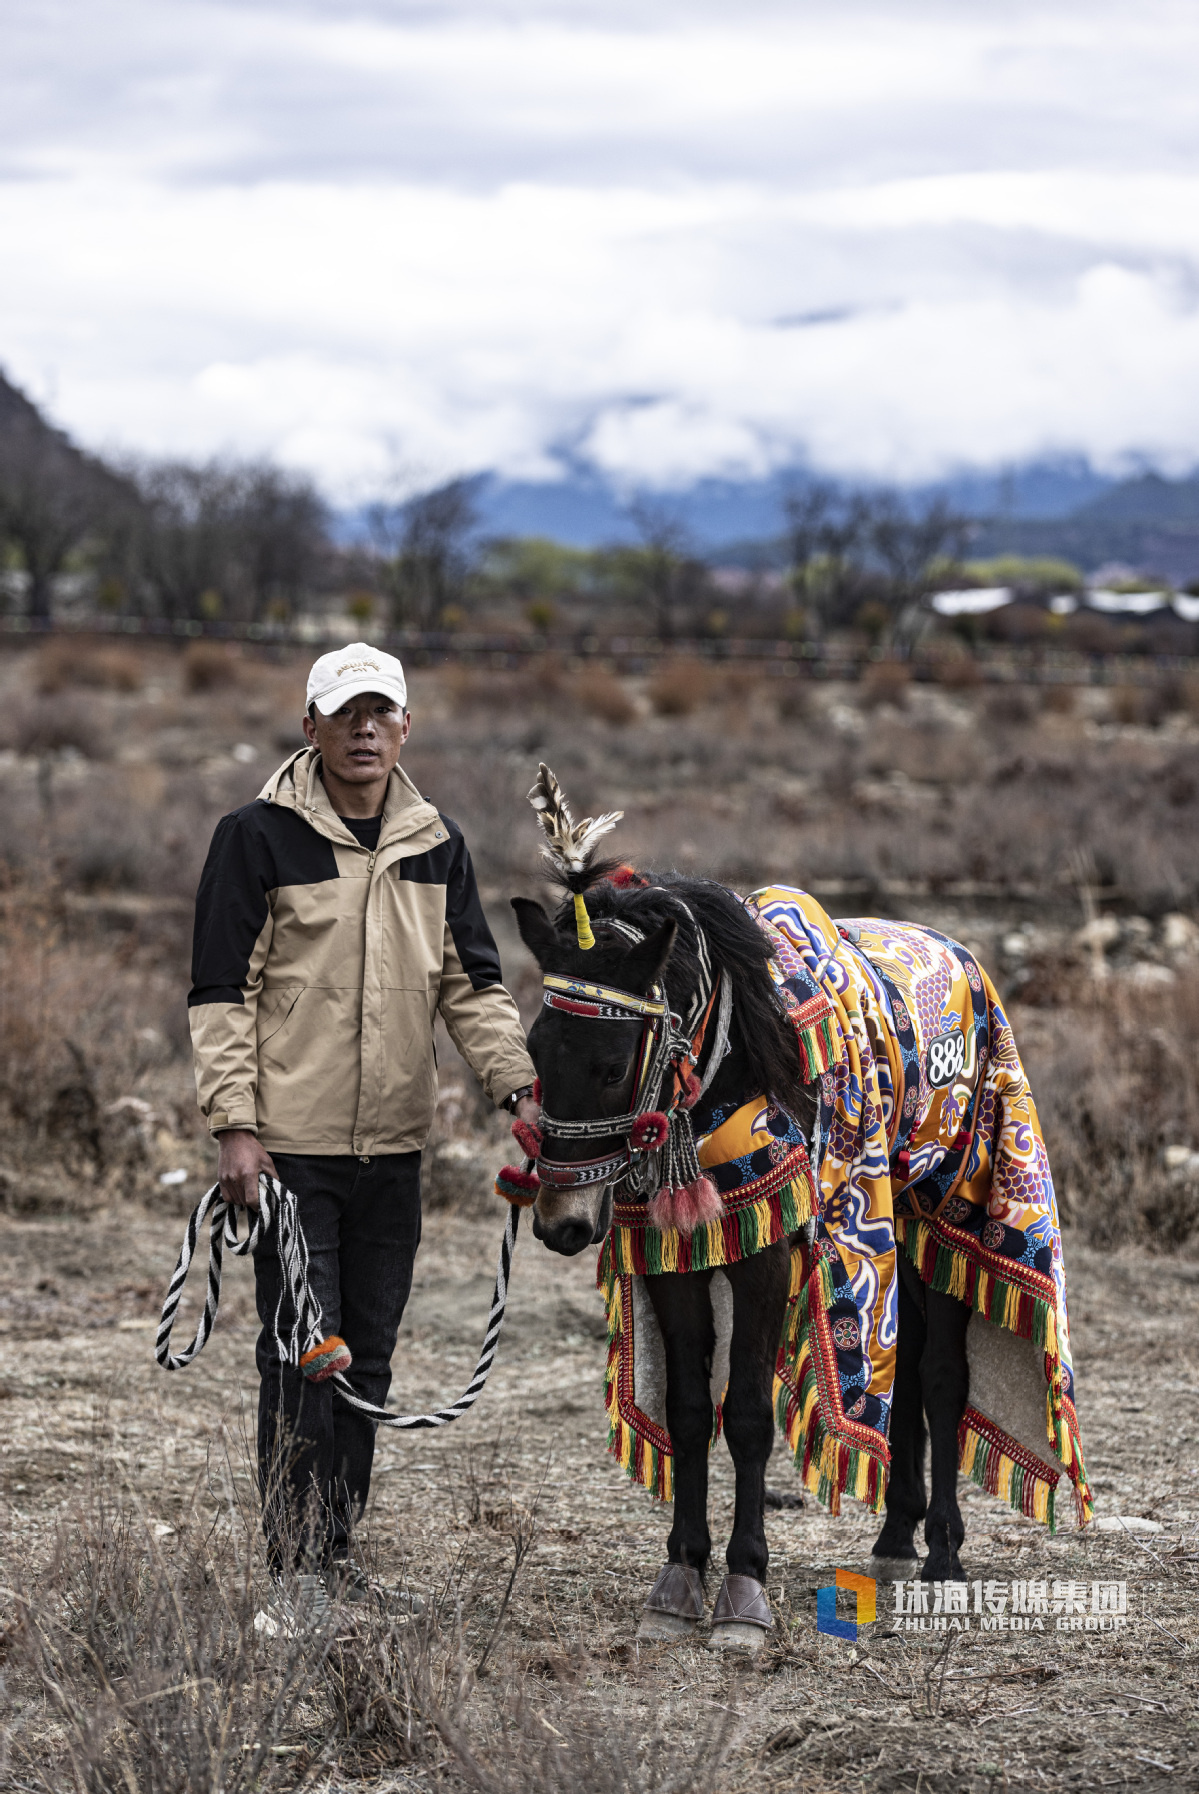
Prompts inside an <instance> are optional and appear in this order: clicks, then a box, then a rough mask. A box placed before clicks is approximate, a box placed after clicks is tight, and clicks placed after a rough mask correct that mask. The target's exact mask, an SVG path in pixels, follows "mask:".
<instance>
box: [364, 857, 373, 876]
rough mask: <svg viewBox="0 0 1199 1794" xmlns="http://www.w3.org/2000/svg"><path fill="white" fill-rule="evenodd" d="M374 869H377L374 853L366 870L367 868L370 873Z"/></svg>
mask: <svg viewBox="0 0 1199 1794" xmlns="http://www.w3.org/2000/svg"><path fill="white" fill-rule="evenodd" d="M374 869H375V856H374V854H373V853H372V855H371V857H370V859H369V860H368V861H367V863H366V870H367V873H368V875H369V874H370V873H372V872H373V871H374Z"/></svg>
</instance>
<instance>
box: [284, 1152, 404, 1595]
mask: <svg viewBox="0 0 1199 1794" xmlns="http://www.w3.org/2000/svg"><path fill="white" fill-rule="evenodd" d="M272 1157H273V1158H274V1161H275V1168H276V1170H277V1171H278V1173H279V1176H280V1178H281V1179H282V1181H283V1184H284V1185H285V1187H286V1188H287V1189H289V1190H294V1191H295V1194H296V1197H297V1200H298V1206H299V1216H300V1223H301V1226H302V1227H303V1230H304V1237H305V1239H306V1241H307V1244H308V1263H309V1276H310V1281H311V1287H312V1290H313V1292H314V1294H315V1295H316V1297H317V1300H318V1301H319V1302H320V1305H321V1312H322V1318H323V1321H324V1333H325V1337H326V1338H327V1337H328V1336H329V1334H331V1333H339V1334H340V1335H341V1337H342V1338H343V1339H344V1340H345V1342H346V1344H347V1345H348V1346H349V1348H350V1351H351V1353H352V1354H353V1359H354V1362H353V1365H352V1366H351V1369H350V1371H349V1380H350V1382H351V1383H352V1384H353V1386H354V1389H355V1390H356V1391H357V1393H358V1394H359V1395H362V1396H365V1397H366V1398H367V1400H368V1401H372V1402H375V1403H376V1404H382V1403H383V1402H385V1401H386V1399H387V1392H388V1389H389V1388H390V1386H391V1355H392V1353H393V1352H394V1350H395V1343H396V1334H397V1332H398V1331H399V1325H400V1316H401V1315H402V1314H403V1312H404V1304H405V1303H406V1302H407V1300H408V1292H409V1290H410V1289H411V1288H412V1265H413V1260H414V1259H415V1257H416V1249H417V1246H418V1245H419V1244H420V1154H419V1152H401V1153H389V1154H385V1155H384V1156H383V1157H381V1158H372V1159H370V1160H363V1159H356V1158H348V1157H347V1158H341V1157H336V1158H333V1157H329V1158H325V1157H321V1158H316V1157H307V1156H300V1155H298V1154H291V1153H285V1152H284V1153H279V1152H277V1153H274V1154H272ZM254 1277H255V1294H256V1298H257V1303H258V1318H259V1320H260V1321H261V1322H262V1332H261V1333H260V1334H259V1336H258V1352H257V1357H258V1374H259V1377H260V1378H261V1389H260V1394H259V1401H258V1478H259V1488H260V1490H261V1493H262V1501H263V1527H264V1530H265V1532H266V1536H267V1541H268V1547H269V1551H270V1556H271V1560H272V1563H273V1564H274V1566H275V1567H276V1568H279V1567H281V1565H282V1564H283V1563H284V1561H285V1560H286V1559H289V1558H290V1559H292V1560H293V1561H295V1562H296V1563H299V1564H300V1565H301V1566H307V1567H311V1568H313V1569H320V1568H321V1567H322V1566H323V1565H324V1564H325V1563H327V1562H328V1561H329V1560H330V1559H331V1558H336V1557H344V1556H345V1555H346V1552H347V1550H348V1541H349V1535H350V1533H351V1531H352V1529H353V1527H354V1525H355V1523H356V1522H357V1520H359V1519H360V1518H361V1515H362V1511H363V1509H364V1507H365V1506H366V1498H367V1495H368V1493H369V1491H370V1482H371V1463H372V1460H373V1458H374V1455H375V1430H376V1423H375V1422H374V1421H372V1420H367V1419H365V1418H364V1416H362V1415H361V1414H359V1413H358V1412H357V1411H356V1410H355V1409H353V1408H351V1407H350V1406H349V1404H348V1403H346V1402H344V1401H342V1399H341V1397H340V1396H335V1395H334V1393H333V1385H332V1383H312V1382H309V1380H308V1379H307V1378H306V1377H305V1376H304V1375H303V1373H302V1372H301V1371H299V1370H298V1369H292V1368H291V1367H290V1366H288V1365H285V1364H281V1363H280V1361H279V1355H278V1352H277V1351H276V1349H275V1310H276V1305H277V1304H278V1301H279V1295H280V1288H281V1275H280V1266H279V1259H278V1255H277V1252H276V1251H275V1247H274V1241H273V1238H271V1237H268V1239H267V1242H266V1244H265V1245H264V1246H263V1247H262V1249H261V1250H260V1251H259V1252H257V1253H256V1254H255V1257H254ZM281 1319H282V1322H283V1325H284V1327H287V1326H288V1325H290V1323H291V1319H292V1317H291V1314H290V1312H289V1307H288V1306H285V1309H284V1313H283V1315H282V1317H281ZM285 1336H286V1335H285Z"/></svg>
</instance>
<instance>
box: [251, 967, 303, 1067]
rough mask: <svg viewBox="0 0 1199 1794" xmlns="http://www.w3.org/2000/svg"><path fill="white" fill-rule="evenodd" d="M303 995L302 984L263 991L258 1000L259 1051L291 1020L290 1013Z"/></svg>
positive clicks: (286, 985)
mask: <svg viewBox="0 0 1199 1794" xmlns="http://www.w3.org/2000/svg"><path fill="white" fill-rule="evenodd" d="M303 994H304V986H303V985H302V984H285V985H283V986H282V987H281V988H280V989H278V990H272V991H270V992H267V991H263V993H262V996H261V997H259V999H258V1047H259V1051H261V1050H262V1048H263V1047H264V1046H265V1045H266V1043H267V1041H268V1040H271V1039H273V1038H274V1036H275V1035H276V1034H277V1033H278V1032H279V1030H280V1028H282V1027H283V1026H284V1024H285V1023H286V1022H288V1021H289V1020H290V1019H291V1014H292V1011H293V1009H294V1008H295V1006H296V1004H297V1003H298V1002H299V1000H300V998H301V997H302V996H303Z"/></svg>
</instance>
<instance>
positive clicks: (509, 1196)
mask: <svg viewBox="0 0 1199 1794" xmlns="http://www.w3.org/2000/svg"><path fill="white" fill-rule="evenodd" d="M540 1188H541V1184H540V1183H539V1181H538V1179H537V1177H536V1176H535V1175H534V1173H533V1172H531V1171H522V1170H521V1169H520V1167H519V1166H518V1165H501V1167H500V1172H499V1176H498V1177H497V1178H496V1180H495V1193H496V1195H497V1196H502V1197H503V1198H504V1200H505V1202H512V1203H515V1204H516V1207H517V1208H529V1207H530V1206H531V1204H533V1203H534V1202H536V1200H537V1192H538V1190H540Z"/></svg>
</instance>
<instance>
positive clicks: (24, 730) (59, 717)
mask: <svg viewBox="0 0 1199 1794" xmlns="http://www.w3.org/2000/svg"><path fill="white" fill-rule="evenodd" d="M109 741H110V736H109V730H108V724H107V721H106V719H105V718H104V716H103V714H102V713H101V712H100V711H99V710H98V708H97V706H96V703H95V700H93V699H88V698H85V697H83V696H81V695H80V694H79V693H77V692H72V691H62V692H57V693H54V694H52V695H49V696H39V697H35V698H26V699H24V700H23V701H18V702H17V703H15V704H13V705H11V706H10V707H8V708H6V709H5V710H4V711H3V713H0V746H2V747H6V748H11V749H13V750H14V752H16V753H18V754H22V755H27V756H30V757H31V758H38V757H41V756H43V755H47V754H59V753H61V752H62V751H63V749H64V748H67V749H72V750H73V751H74V752H75V753H77V754H82V755H83V756H84V757H85V758H86V759H89V760H102V759H104V758H105V757H106V755H107V752H108V747H109Z"/></svg>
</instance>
